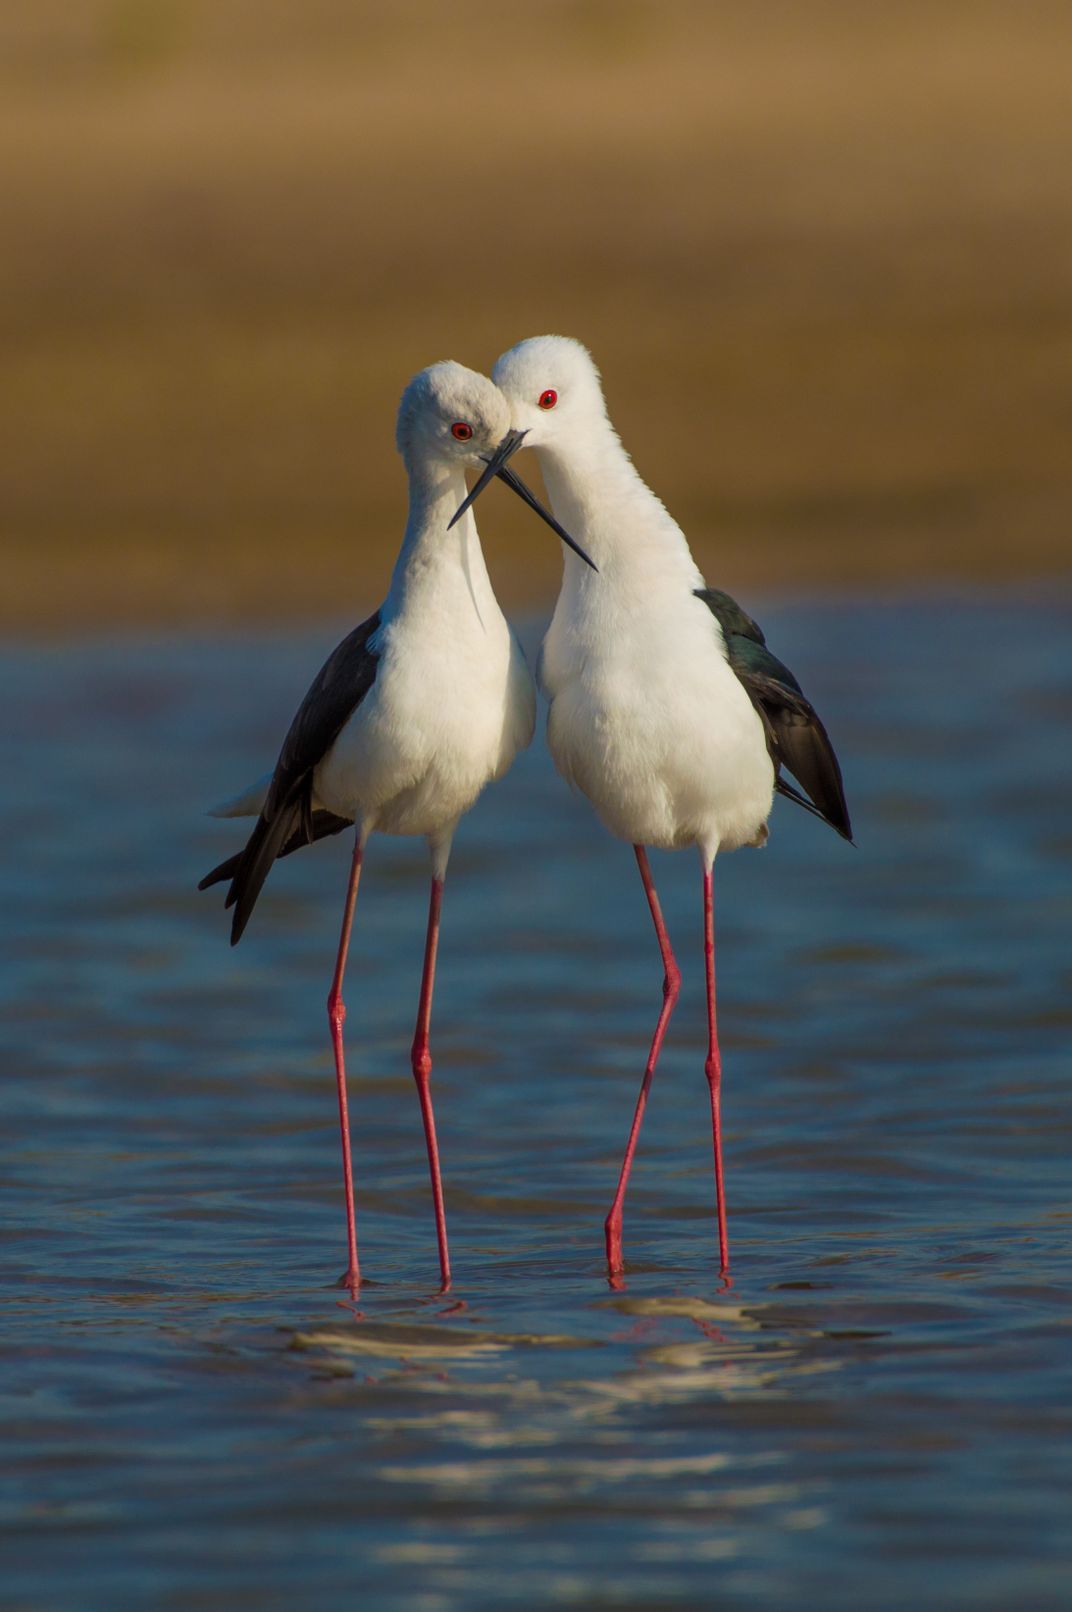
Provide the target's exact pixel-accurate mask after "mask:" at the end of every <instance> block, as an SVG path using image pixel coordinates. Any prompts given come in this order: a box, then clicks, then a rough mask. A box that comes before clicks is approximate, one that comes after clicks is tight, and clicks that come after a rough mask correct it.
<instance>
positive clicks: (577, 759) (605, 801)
mask: <svg viewBox="0 0 1072 1612" xmlns="http://www.w3.org/2000/svg"><path fill="white" fill-rule="evenodd" d="M492 376H493V379H494V380H495V382H496V384H497V385H498V386H499V387H500V389H501V390H502V392H503V393H504V395H505V396H506V397H507V399H508V400H509V402H510V406H511V418H512V423H513V425H514V427H515V429H518V430H523V431H524V432H525V434H526V435H525V446H526V447H531V448H535V450H536V452H537V455H538V458H539V461H540V469H541V471H542V473H543V478H544V482H545V485H546V487H547V491H548V495H549V497H550V501H551V505H552V508H553V509H554V511H555V513H556V515H557V516H558V518H559V520H561V521H562V522H564V524H565V525H566V526H568V527H569V528H570V530H571V531H572V532H574V533H575V534H576V536H577V538H578V540H579V541H580V542H582V543H583V544H584V546H585V550H586V553H587V554H590V555H591V556H592V560H593V561H594V563H595V565H596V566H598V568H599V576H598V578H596V577H595V576H594V574H593V571H592V570H591V569H590V566H589V565H580V564H578V563H577V562H576V561H575V560H574V559H573V558H572V557H571V556H570V555H566V556H565V570H564V575H563V580H562V590H561V592H560V594H559V598H558V604H557V606H556V609H555V613H554V619H553V620H552V622H551V626H550V628H549V630H548V633H547V636H546V638H545V640H544V645H543V654H542V656H541V661H540V678H541V683H542V685H543V688H544V691H545V693H546V694H547V697H548V700H549V701H550V711H549V714H548V723H547V737H548V742H549V744H550V748H551V753H552V755H553V756H554V759H555V763H556V765H557V767H558V769H559V771H560V772H561V773H562V774H563V775H564V776H565V777H566V778H567V779H568V780H569V781H570V783H572V784H574V785H575V786H576V787H577V788H578V789H580V790H581V791H582V792H583V793H584V794H585V795H587V796H588V798H589V800H590V801H591V802H592V804H593V806H594V807H595V809H596V811H597V813H598V814H599V817H600V818H601V820H602V821H603V823H604V824H605V825H606V827H607V828H608V829H610V831H611V832H612V833H613V834H616V835H618V836H620V837H621V838H622V839H625V840H628V841H630V842H631V843H632V845H633V847H634V849H635V851H636V858H637V863H638V865H639V868H640V875H641V878H642V880H643V883H644V891H645V894H646V896H647V900H648V906H649V908H650V910H651V915H652V919H653V921H654V924H655V932H656V935H657V937H658V942H659V949H660V952H661V954H662V961H663V970H664V979H663V1005H662V1011H661V1012H660V1014H659V1019H658V1023H657V1024H656V1027H655V1034H654V1037H653V1040H652V1044H651V1051H650V1054H649V1056H648V1061H647V1065H646V1067H645V1070H644V1078H643V1081H642V1083H641V1088H640V1096H639V1098H638V1101H637V1106H636V1112H635V1115H634V1118H633V1124H632V1129H631V1130H630V1133H629V1141H628V1144H627V1147H626V1151H625V1158H624V1160H623V1162H622V1168H621V1174H620V1176H619V1180H618V1189H617V1192H616V1193H615V1197H614V1202H613V1204H612V1206H611V1209H610V1213H609V1214H608V1216H607V1220H606V1226H605V1230H606V1242H607V1261H608V1265H609V1267H610V1271H611V1274H612V1276H614V1277H616V1276H617V1275H618V1274H619V1273H620V1271H621V1268H622V1205H623V1202H624V1198H625V1190H626V1185H627V1183H628V1180H629V1172H630V1169H631V1166H632V1162H633V1154H634V1152H635V1149H636V1143H637V1137H638V1135H639V1131H640V1124H641V1120H642V1118H643V1115H644V1108H645V1104H646V1102H647V1097H648V1091H649V1088H650V1086H651V1079H652V1075H653V1073H654V1070H655V1064H656V1060H657V1059H658V1056H659V1048H660V1046H661V1045H662V1040H663V1036H664V1033H665V1031H666V1026H667V1023H668V1021H669V1018H670V1014H671V1012H672V1011H673V1007H674V1003H675V1001H676V1000H677V996H678V990H679V986H680V974H679V971H678V968H677V964H676V962H675V960H674V955H673V951H672V950H671V946H670V940H669V936H668V935H667V932H666V926H665V924H664V922H663V917H662V913H661V911H660V908H659V899H658V896H657V895H656V892H655V885H654V883H653V881H652V877H651V869H650V867H649V865H648V857H647V852H646V850H645V847H646V846H658V847H663V848H667V849H674V848H678V847H682V846H690V845H691V846H696V847H697V848H698V850H699V852H700V858H701V864H702V869H703V906H704V954H705V972H706V978H707V1016H708V1051H707V1060H706V1064H705V1070H706V1074H707V1080H708V1086H709V1091H710V1101H711V1124H712V1134H713V1146H714V1162H715V1191H716V1200H717V1210H718V1236H719V1254H720V1260H721V1266H722V1270H723V1273H724V1274H725V1273H726V1272H727V1271H728V1268H729V1245H728V1241H727V1235H726V1201H725V1192H724V1188H723V1179H722V1137H721V1117H720V1087H721V1060H720V1056H719V1047H718V1034H717V1028H716V1022H715V963H714V916H713V897H712V890H713V865H714V859H715V855H716V853H717V852H718V851H732V850H735V849H737V848H738V847H740V846H745V845H754V846H759V845H762V844H763V843H764V842H765V840H766V838H767V818H768V816H769V814H770V810H771V806H772V804H773V796H774V793H775V791H777V792H778V793H779V794H782V795H785V796H787V797H788V798H789V799H791V800H794V801H796V802H797V803H798V804H799V805H802V806H804V807H806V808H807V809H808V810H809V811H812V812H814V814H815V815H816V816H817V817H820V818H822V819H823V821H824V822H827V823H829V824H830V826H831V827H832V828H835V829H836V830H837V831H838V833H839V834H842V835H844V837H845V838H846V839H850V838H851V833H852V830H851V827H850V824H849V813H848V808H847V806H846V804H845V794H844V790H843V788H842V781H841V771H840V768H839V766H838V762H837V757H836V756H835V754H834V750H833V746H832V745H831V743H830V740H829V738H828V737H827V734H826V730H825V728H824V727H823V724H822V722H821V721H820V720H819V718H818V716H817V715H816V713H815V711H814V710H813V708H812V706H811V705H810V704H809V703H808V701H807V699H806V698H805V697H804V694H803V693H802V692H801V688H800V685H799V683H798V682H797V680H796V678H795V677H794V676H793V674H792V672H790V671H789V669H788V667H786V666H784V665H783V664H782V663H781V661H779V660H777V659H776V658H775V656H774V655H773V654H771V652H770V650H769V649H768V648H767V647H766V644H765V641H764V637H763V634H762V632H761V631H760V629H759V628H758V627H757V625H756V623H755V622H754V621H752V620H751V619H750V617H748V616H747V615H746V614H745V613H744V611H743V610H742V609H741V608H740V606H739V605H737V604H736V603H735V602H734V601H733V600H732V599H731V598H730V597H729V596H728V594H725V593H721V592H719V591H718V590H716V589H713V588H708V587H707V586H706V585H705V583H704V579H703V577H702V576H701V574H700V572H699V570H698V569H697V566H696V563H695V561H694V560H693V558H692V555H691V553H690V552H689V546H688V543H687V542H686V539H685V534H684V533H683V532H682V530H681V528H680V527H679V526H678V525H677V523H676V521H674V520H673V519H672V517H671V516H670V515H669V513H668V512H667V510H666V509H665V508H664V507H663V505H662V504H661V503H660V501H659V499H658V498H657V497H656V496H655V494H654V493H653V492H652V491H651V490H650V488H648V487H647V486H646V485H645V483H644V482H643V481H642V480H641V478H640V476H639V475H638V473H637V471H636V470H635V468H634V466H633V464H632V462H631V460H630V459H629V456H628V454H627V453H626V451H625V449H624V448H623V447H622V444H621V442H620V441H619V439H618V436H617V433H616V432H615V430H614V427H613V426H612V424H611V422H610V420H609V418H608V416H607V410H606V405H605V403H604V400H603V392H602V388H601V386H600V380H599V373H598V371H597V369H596V367H595V365H594V363H593V362H592V359H591V357H590V355H589V354H588V352H587V351H586V350H585V349H584V348H583V347H582V346H581V345H580V343H579V342H576V341H572V340H570V339H569V338H566V337H562V336H536V337H533V338H532V339H530V340H528V341H523V342H520V343H519V344H518V345H517V346H516V347H513V348H511V349H510V351H509V352H507V353H504V354H503V356H502V357H501V358H500V359H499V361H498V363H497V364H496V365H495V368H494V370H493V371H492ZM499 474H500V476H501V477H502V478H503V480H505V481H506V482H507V483H508V484H510V485H515V484H516V482H517V477H516V475H515V473H514V471H513V470H512V469H510V468H509V467H506V466H502V467H500V470H499ZM783 769H784V770H785V771H786V772H789V773H791V774H792V775H793V777H794V778H796V780H797V782H798V783H799V784H800V785H801V788H802V789H803V791H804V793H803V794H801V793H800V791H798V790H797V789H795V788H794V787H793V785H792V784H790V783H788V782H787V781H786V780H785V779H784V778H783V777H782V776H781V773H782V770H783Z"/></svg>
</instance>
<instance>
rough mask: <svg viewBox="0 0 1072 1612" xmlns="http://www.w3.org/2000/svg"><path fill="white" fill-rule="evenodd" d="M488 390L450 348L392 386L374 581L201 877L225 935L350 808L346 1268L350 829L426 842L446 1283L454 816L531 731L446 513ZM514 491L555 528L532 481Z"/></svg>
mask: <svg viewBox="0 0 1072 1612" xmlns="http://www.w3.org/2000/svg"><path fill="white" fill-rule="evenodd" d="M521 436H522V434H521V433H519V432H517V431H513V430H512V429H511V428H510V416H509V409H508V407H507V404H506V402H505V400H504V398H503V397H502V394H501V393H500V392H499V391H498V390H497V389H496V387H495V386H494V385H493V384H492V383H491V381H489V380H488V379H487V378H486V376H483V375H478V374H476V373H475V372H474V371H472V370H469V369H464V368H463V367H462V366H461V365H460V364H455V363H449V362H448V363H441V364H433V365H432V366H431V367H430V368H429V369H425V370H422V371H421V373H420V374H419V375H416V376H415V377H414V379H413V380H412V381H411V382H410V383H409V385H408V386H407V387H406V390H405V392H404V393H403V395H402V402H401V405H400V408H399V411H398V428H397V443H398V451H399V453H400V454H401V455H402V459H403V461H404V464H405V467H406V471H407V474H408V477H409V518H408V520H407V523H406V531H405V537H404V538H403V541H402V548H401V551H400V553H399V556H398V560H397V562H396V564H395V568H394V573H393V575H392V578H391V586H390V590H389V592H388V594H387V598H386V600H385V601H384V603H383V604H382V606H381V607H380V609H379V610H377V611H376V613H375V614H374V615H372V616H370V617H369V619H368V620H367V621H365V622H362V624H361V625H360V626H359V627H356V628H355V629H354V631H353V632H351V633H350V634H349V636H348V637H346V638H344V639H343V641H342V643H341V644H339V645H338V647H337V648H336V649H335V650H334V651H333V653H332V654H331V655H330V656H329V658H328V660H327V662H326V663H325V665H324V666H323V668H322V669H321V671H320V672H319V674H318V675H317V677H316V680H315V681H314V683H313V685H312V687H311V688H310V690H309V692H308V694H307V695H306V696H305V699H304V700H303V701H302V704H301V706H300V707H299V709H298V712H297V715H296V716H295V718H294V720H293V722H292V723H291V725H290V730H289V732H288V733H287V736H286V738H285V740H284V741H283V748H282V750H281V751H280V755H279V760H278V761H277V762H276V766H275V770H274V772H273V773H271V775H270V776H269V777H268V778H266V779H263V780H262V781H261V783H260V784H259V785H254V786H253V788H252V789H250V790H247V791H246V792H245V793H244V794H242V795H240V796H238V797H237V798H236V799H235V800H234V801H232V802H230V803H229V804H227V805H225V806H223V807H221V808H218V809H217V815H221V816H249V815H252V814H253V813H255V812H256V813H258V814H259V815H258V817H257V823H256V826H255V828H254V829H253V832H252V834H251V835H250V837H249V841H248V843H247V845H246V847H245V849H244V850H243V851H241V852H240V853H239V854H238V855H237V856H233V857H230V858H229V859H228V860H227V861H226V862H223V863H221V864H220V866H219V867H217V868H214V869H213V870H212V872H211V873H209V874H207V875H206V876H205V878H204V879H203V880H202V881H201V885H200V888H201V889H206V888H207V887H208V886H209V885H211V884H216V883H217V882H219V881H220V880H223V879H229V880H230V881H231V884H230V891H229V893H228V896H227V903H226V904H227V906H232V905H233V906H234V909H235V913H234V922H233V926H232V930H231V944H232V945H234V944H236V942H237V941H238V940H239V939H240V938H241V935H242V932H243V930H244V929H245V926H246V923H247V922H248V920H249V916H250V913H251V912H252V910H253V907H254V904H255V902H256V900H257V897H258V895H259V894H260V890H261V887H262V885H263V884H264V881H265V879H266V878H267V876H268V872H269V870H270V868H271V866H272V863H273V862H274V861H275V860H276V858H277V857H280V856H287V855H289V854H290V853H291V852H292V851H295V850H298V849H300V848H301V847H302V846H303V845H307V844H310V843H311V842H312V841H313V840H316V839H321V838H323V837H324V836H326V835H329V834H337V833H339V832H340V831H341V830H342V829H344V828H346V827H348V826H349V825H351V824H354V825H355V826H356V834H355V838H354V850H353V858H352V862H351V866H350V879H349V884H348V887H347V893H346V904H345V908H344V914H343V923H342V933H341V936H340V940H339V949H338V956H337V959H336V964H335V974H334V978H333V980H332V985H331V992H330V995H329V997H328V1017H329V1020H330V1024H331V1037H332V1044H333V1047H334V1053H335V1073H336V1080H337V1086H338V1100H339V1123H340V1129H341V1134H342V1153H343V1185H344V1190H345V1195H346V1223H347V1240H348V1247H349V1266H348V1269H347V1273H346V1276H345V1277H344V1278H343V1280H344V1282H345V1283H346V1284H347V1285H349V1286H350V1288H351V1290H353V1291H356V1288H357V1285H358V1283H359V1282H360V1267H359V1264H358V1257H357V1235H356V1229H355V1222H354V1193H353V1176H352V1169H351V1162H350V1135H349V1121H348V1118H347V1103H346V1067H345V1062H344V1054H343V1034H342V1027H343V1020H344V1019H345V1016H346V1009H345V1006H344V1004H343V999H342V981H343V973H344V970H345V967H346V954H347V950H348V947H349V942H350V931H351V926H352V924H353V917H354V906H355V902H356V900H357V889H358V882H359V880H360V876H361V866H362V861H363V857H364V851H365V845H366V842H367V840H368V837H369V835H370V834H371V833H373V832H374V831H378V832H380V833H383V834H419V835H423V836H424V837H425V839H426V840H427V842H428V847H429V850H430V853H431V861H432V889H431V899H430V903H429V912H428V933H427V942H426V946H425V953H424V970H423V975H422V980H421V992H420V1001H419V1006H418V1011H417V1027H416V1032H415V1035H414V1040H413V1049H412V1067H413V1074H414V1078H415V1080H416V1082H417V1091H418V1096H419V1099H420V1105H421V1114H422V1117H423V1121H424V1131H425V1141H426V1145H427V1150H428V1163H429V1169H430V1171H431V1177H432V1196H433V1202H434V1206H435V1220H436V1236H437V1241H438V1247H439V1264H440V1274H441V1277H442V1283H443V1287H444V1289H445V1288H446V1287H448V1286H449V1283H450V1256H449V1251H448V1246H447V1231H446V1221H445V1217H444V1210H443V1188H442V1182H441V1179H440V1169H439V1152H438V1147H437V1144H436V1133H435V1117H434V1114H433V1110H432V1099H431V1090H430V1075H431V1069H432V1059H431V1055H430V1052H429V1022H430V1017H431V1008H432V987H433V982H434V977H435V963H436V949H437V944H438V939H439V917H440V907H441V902H442V897H443V882H444V878H445V876H446V871H447V860H448V858H449V856H450V848H451V841H452V838H453V835H454V831H455V828H456V827H457V824H458V820H459V818H460V817H461V816H462V815H463V813H465V812H467V811H468V810H469V808H470V807H471V806H472V805H473V803H474V801H475V800H476V798H477V796H478V795H479V794H480V792H481V790H482V789H483V788H484V786H485V784H488V783H490V782H491V781H492V780H493V779H496V778H500V777H501V776H502V775H503V773H505V772H506V770H507V768H508V767H509V766H510V764H511V762H512V761H513V759H514V757H515V756H516V755H517V753H518V751H519V750H522V749H524V747H525V746H526V745H527V744H528V743H529V741H530V740H531V738H532V733H533V727H534V724H535V690H534V687H533V682H532V676H531V673H530V672H529V669H528V666H527V665H526V663H525V658H524V655H523V654H522V651H521V648H520V645H519V644H518V642H517V639H516V638H515V637H514V635H513V633H512V632H511V630H510V628H509V626H508V625H507V622H506V619H505V617H504V616H503V613H502V611H501V610H500V608H499V605H498V601H497V600H496V598H495V595H494V593H493V592H492V587H491V582H490V580H489V578H488V573H487V569H486V567H485V564H484V556H483V553H482V551H481V547H480V539H479V537H478V535H477V530H476V523H475V520H474V518H473V516H472V515H468V516H467V517H466V518H465V519H464V520H463V521H462V522H461V524H460V525H459V526H457V527H456V528H455V530H453V531H450V530H449V529H448V526H449V524H451V523H450V517H451V516H452V515H453V514H454V512H455V511H456V509H457V508H458V504H459V500H461V499H462V498H464V497H465V492H466V485H465V472H466V469H467V468H468V467H470V466H480V467H481V469H482V474H481V476H480V478H479V480H478V481H477V484H476V486H475V487H474V489H473V492H472V494H471V495H470V499H469V502H471V501H472V499H473V498H475V497H477V496H478V494H479V493H480V492H481V491H482V490H483V488H484V487H486V486H487V485H488V483H489V482H490V480H491V478H492V477H493V476H494V475H495V474H496V473H497V472H498V471H499V470H501V469H502V468H504V467H505V465H506V463H507V461H508V460H509V458H510V456H511V454H513V453H514V452H516V450H517V448H518V447H519V446H520V444H521ZM525 496H526V497H527V500H528V502H530V503H532V504H535V507H536V508H537V509H538V510H539V513H540V514H541V515H543V517H544V519H545V520H546V521H547V522H548V524H549V525H551V526H552V527H553V528H554V530H555V531H556V532H558V533H559V536H561V537H562V538H563V539H564V541H566V542H567V543H568V542H571V541H572V540H571V539H570V537H569V535H568V534H567V533H566V532H565V531H564V530H563V529H562V528H561V527H559V525H558V523H557V522H556V521H555V520H554V519H553V517H552V516H551V515H549V514H548V513H547V511H546V510H544V509H543V508H542V507H541V506H540V505H539V504H538V503H536V501H535V500H534V499H533V498H532V496H531V495H530V494H526V495H525Z"/></svg>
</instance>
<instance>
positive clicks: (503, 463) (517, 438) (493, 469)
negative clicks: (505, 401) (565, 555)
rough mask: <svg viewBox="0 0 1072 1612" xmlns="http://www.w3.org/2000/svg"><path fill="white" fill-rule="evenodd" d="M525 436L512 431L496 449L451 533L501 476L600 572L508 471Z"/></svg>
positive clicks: (458, 514)
mask: <svg viewBox="0 0 1072 1612" xmlns="http://www.w3.org/2000/svg"><path fill="white" fill-rule="evenodd" d="M525 435H526V433H525V432H524V431H508V432H507V433H506V435H505V436H504V437H503V439H502V441H501V442H500V443H499V446H498V447H497V448H496V449H495V452H494V453H493V454H492V455H491V458H490V459H486V460H485V461H484V465H485V468H484V471H483V473H482V474H481V476H480V478H479V480H478V481H477V483H476V486H475V487H474V488H473V489H472V491H471V492H470V494H469V496H468V498H466V499H465V501H464V503H462V504H461V505H460V506H459V508H458V510H457V512H456V514H455V515H454V516H453V518H452V519H451V520H450V522H449V523H448V527H447V529H448V531H449V530H450V527H451V526H453V525H454V522H455V521H459V520H461V518H462V516H463V515H464V514H465V512H466V510H467V509H469V508H470V507H471V505H473V504H475V503H476V501H477V499H478V498H479V497H480V494H481V493H482V492H483V491H484V488H485V487H486V486H487V485H488V482H489V481H492V480H493V479H494V478H495V477H496V476H498V478H499V480H500V481H505V483H506V485H507V486H508V487H509V488H511V489H512V491H514V492H515V493H516V494H517V496H518V497H519V498H520V499H521V501H522V502H523V503H525V504H527V505H528V506H529V508H530V509H534V510H535V511H536V513H537V515H539V517H540V519H541V520H544V521H546V522H547V524H548V526H549V527H550V528H551V530H552V532H557V533H558V535H559V537H560V538H561V539H562V541H563V543H565V545H566V547H567V548H571V549H572V550H573V552H574V554H577V555H579V556H580V558H581V559H582V560H583V561H584V563H585V565H590V566H591V567H592V570H593V571H596V570H598V566H597V565H596V564H595V562H594V561H593V560H590V559H589V558H588V555H587V554H586V553H585V552H584V550H583V549H582V547H581V545H580V544H579V543H575V542H574V541H573V539H572V537H571V536H570V535H569V533H568V532H567V531H566V528H565V527H564V526H560V525H559V524H558V522H557V521H556V520H555V517H554V516H553V515H552V514H551V511H550V510H548V509H544V507H543V505H542V504H541V503H540V500H539V499H538V498H537V497H536V494H535V493H534V492H533V491H532V489H531V487H526V486H525V483H524V482H523V481H522V480H521V477H520V476H519V475H518V474H517V472H516V471H514V470H509V469H507V461H508V460H509V459H511V458H512V457H513V455H514V454H515V453H516V452H517V450H518V448H520V447H521V444H522V443H523V442H524V440H525Z"/></svg>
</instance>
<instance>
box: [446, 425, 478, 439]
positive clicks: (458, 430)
mask: <svg viewBox="0 0 1072 1612" xmlns="http://www.w3.org/2000/svg"><path fill="white" fill-rule="evenodd" d="M450 433H451V436H454V437H457V439H458V441H459V442H468V441H469V438H470V437H471V436H472V434H473V428H472V426H471V425H467V424H466V422H465V421H464V420H455V422H454V424H453V425H452V426H451V428H450Z"/></svg>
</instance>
